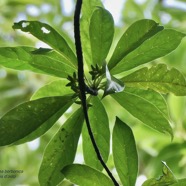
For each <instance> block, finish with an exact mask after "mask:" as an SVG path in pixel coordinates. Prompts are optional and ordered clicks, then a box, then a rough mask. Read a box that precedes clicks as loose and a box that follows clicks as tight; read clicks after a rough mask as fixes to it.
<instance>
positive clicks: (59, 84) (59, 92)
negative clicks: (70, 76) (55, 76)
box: [31, 79, 74, 100]
mask: <svg viewBox="0 0 186 186" xmlns="http://www.w3.org/2000/svg"><path fill="white" fill-rule="evenodd" d="M67 83H69V81H68V80H67V79H60V80H55V81H52V82H51V83H49V84H47V85H45V86H43V87H41V88H40V89H39V90H37V91H36V92H35V93H34V94H33V96H32V98H31V99H32V100H34V99H39V98H42V97H49V96H64V95H67V94H73V93H74V92H73V91H72V90H71V89H70V88H69V87H66V85H67Z"/></svg>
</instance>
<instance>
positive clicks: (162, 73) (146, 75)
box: [122, 64, 186, 96]
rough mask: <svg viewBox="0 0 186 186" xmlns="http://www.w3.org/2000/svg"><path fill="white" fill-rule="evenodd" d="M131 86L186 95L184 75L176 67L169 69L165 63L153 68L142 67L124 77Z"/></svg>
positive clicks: (127, 84) (125, 81)
mask: <svg viewBox="0 0 186 186" xmlns="http://www.w3.org/2000/svg"><path fill="white" fill-rule="evenodd" d="M122 81H123V82H124V83H125V84H126V86H129V87H135V88H141V89H149V88H150V89H153V90H155V91H157V92H160V93H164V94H165V93H174V94H175V95H177V96H185V95H186V81H185V78H184V76H183V75H182V74H181V73H180V72H179V71H178V70H177V69H175V68H172V69H170V70H168V69H167V66H166V65H165V64H158V65H156V66H152V67H151V68H147V67H145V68H142V69H139V70H137V71H135V72H133V73H132V74H129V75H128V76H126V77H124V78H122Z"/></svg>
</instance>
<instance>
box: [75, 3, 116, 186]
mask: <svg viewBox="0 0 186 186" xmlns="http://www.w3.org/2000/svg"><path fill="white" fill-rule="evenodd" d="M81 6H82V0H77V3H76V9H75V14H74V37H75V45H76V55H77V60H78V82H79V89H80V97H81V102H82V107H83V112H84V116H85V121H86V124H87V128H88V133H89V136H90V138H91V141H92V144H93V147H94V149H95V151H96V154H97V157H98V159H99V161H100V162H101V164H102V166H103V167H104V169H105V170H106V172H107V174H108V175H109V177H110V178H111V179H112V181H113V183H114V185H115V186H119V184H118V183H117V181H116V180H115V178H114V177H113V175H112V173H111V172H110V170H109V169H108V167H107V166H106V164H105V162H104V161H103V158H102V156H101V154H100V152H99V149H98V147H97V144H96V141H95V139H94V136H93V133H92V130H91V126H90V122H89V117H88V113H87V103H86V85H85V82H84V68H83V53H82V47H81V39H80V23H79V22H80V13H81Z"/></svg>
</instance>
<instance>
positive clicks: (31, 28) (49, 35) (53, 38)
mask: <svg viewBox="0 0 186 186" xmlns="http://www.w3.org/2000/svg"><path fill="white" fill-rule="evenodd" d="M13 29H20V30H22V31H23V32H29V33H30V34H32V35H33V36H35V37H36V38H38V39H39V40H41V41H43V42H45V43H46V44H48V45H49V46H51V47H52V48H53V49H55V50H56V51H58V52H59V53H60V54H61V57H62V59H63V61H64V62H65V63H67V64H68V65H71V66H72V67H74V68H76V67H77V59H76V56H75V54H74V53H73V51H72V49H71V48H70V47H69V45H68V43H67V42H66V41H65V39H64V38H63V37H62V36H61V35H60V34H59V33H58V32H57V31H56V30H54V29H53V28H52V27H51V26H50V25H48V24H46V23H41V22H39V21H20V22H18V23H14V25H13Z"/></svg>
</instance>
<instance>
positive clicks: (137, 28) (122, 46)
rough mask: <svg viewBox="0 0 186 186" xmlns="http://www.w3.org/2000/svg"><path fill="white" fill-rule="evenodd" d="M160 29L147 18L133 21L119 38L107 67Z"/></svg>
mask: <svg viewBox="0 0 186 186" xmlns="http://www.w3.org/2000/svg"><path fill="white" fill-rule="evenodd" d="M162 29H163V27H162V26H159V25H158V23H156V22H155V21H153V20H149V19H142V20H139V21H136V22H135V23H133V24H132V25H131V26H130V27H129V28H128V29H127V30H126V32H125V33H124V34H123V35H122V37H121V38H120V40H119V42H118V44H117V46H116V48H115V50H114V53H113V55H112V57H111V59H110V61H109V69H112V68H113V67H115V66H116V65H117V64H118V63H119V62H120V61H121V60H122V59H123V58H124V57H125V56H126V55H127V54H129V53H130V52H132V51H133V50H135V49H136V48H138V47H139V46H140V45H141V44H142V43H143V42H144V41H145V40H147V39H148V38H150V37H152V36H153V35H155V34H156V33H157V32H159V31H161V30H162Z"/></svg>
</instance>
